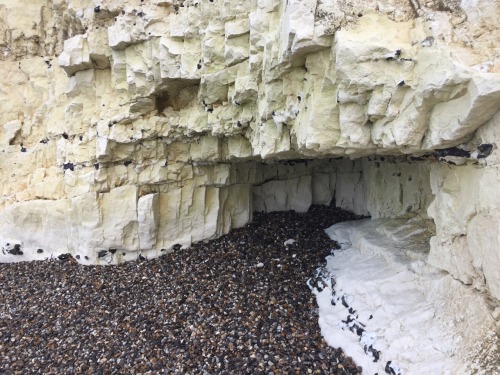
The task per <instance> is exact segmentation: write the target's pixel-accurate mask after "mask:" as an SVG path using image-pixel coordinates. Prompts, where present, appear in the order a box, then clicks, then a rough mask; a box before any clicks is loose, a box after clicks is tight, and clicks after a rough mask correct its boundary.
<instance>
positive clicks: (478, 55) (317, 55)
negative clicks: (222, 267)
mask: <svg viewBox="0 0 500 375" xmlns="http://www.w3.org/2000/svg"><path fill="white" fill-rule="evenodd" d="M499 18H500V6H499V5H498V4H497V3H496V2H492V1H488V0H479V1H474V2H472V1H465V0H464V1H461V2H459V1H458V0H439V1H428V2H425V3H424V2H422V1H415V0H411V1H399V0H385V1H371V0H369V1H354V2H353V1H350V2H347V1H333V0H307V1H299V0H288V1H278V0H252V1H235V0H213V1H212V0H210V1H205V0H184V1H180V0H172V1H162V0H161V1H160V0H152V1H141V0H126V1H122V0H120V1H118V0H93V1H91V0H80V1H76V0H51V1H47V0H36V1H30V2H29V3H25V2H24V3H20V2H11V1H5V0H0V20H1V22H0V72H1V74H2V77H4V80H3V82H2V88H1V90H0V103H1V104H0V108H1V110H0V185H1V186H2V191H1V193H2V194H1V197H0V247H1V248H2V251H1V253H0V260H1V261H14V260H28V259H44V258H46V257H48V256H59V255H60V254H66V253H71V254H72V255H73V256H74V257H76V258H77V259H78V260H79V261H80V262H82V263H86V264H95V263H98V264H109V263H117V262H121V261H124V260H128V259H135V258H136V257H137V256H139V255H141V256H147V257H152V256H158V255H160V254H161V253H162V252H165V251H169V250H170V249H171V248H173V247H174V246H176V245H179V246H189V244H190V243H192V242H193V241H199V240H204V239H209V238H213V237H216V236H220V235H222V234H224V233H227V232H228V231H229V230H231V228H235V227H239V226H242V225H244V224H245V223H247V222H248V221H250V220H251V218H252V212H253V211H254V210H262V211H271V210H286V209H295V210H298V211H304V210H306V209H307V208H308V207H309V205H310V204H313V203H318V204H329V203H330V202H331V201H332V199H333V198H335V202H336V204H338V205H339V206H341V207H344V208H348V209H351V210H354V211H356V212H358V213H363V214H369V215H371V216H372V217H395V216H401V215H404V214H405V213H408V212H417V213H420V214H422V215H423V216H426V215H427V213H428V215H429V216H430V218H432V219H434V222H435V224H436V236H435V237H434V238H433V239H432V240H431V252H430V256H429V259H430V262H431V263H432V264H434V265H436V266H438V267H440V268H442V269H445V270H447V271H449V272H450V273H451V274H452V275H453V276H454V277H456V278H458V279H460V280H462V281H463V282H465V283H467V284H473V285H474V286H476V287H477V288H479V289H484V290H487V291H489V292H490V293H491V295H492V296H494V297H495V298H497V299H500V274H499V270H500V267H499V265H500V259H499V252H498V246H499V242H500V238H499V234H498V233H499V227H500V212H499V211H500V210H499V208H500V204H499V199H500V194H499V193H498V192H497V189H496V188H495V187H496V186H498V182H499V179H500V173H499V170H498V169H499V165H500V163H499V159H498V158H499V156H498V151H497V142H498V139H499V128H500V124H499V123H500V117H499V116H500V115H499V114H498V113H499V109H500V55H499V52H498V51H499V48H500V45H499V42H498V41H499V40H500V30H499V29H498V19H499ZM340 158H343V160H340ZM450 163H454V164H453V165H452V164H450ZM460 164H463V165H460Z"/></svg>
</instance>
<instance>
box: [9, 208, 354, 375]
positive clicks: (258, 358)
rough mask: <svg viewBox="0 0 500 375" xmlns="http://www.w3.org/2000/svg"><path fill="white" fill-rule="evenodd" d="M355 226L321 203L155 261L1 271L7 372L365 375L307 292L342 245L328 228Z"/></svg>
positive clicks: (260, 219)
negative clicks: (326, 330)
mask: <svg viewBox="0 0 500 375" xmlns="http://www.w3.org/2000/svg"><path fill="white" fill-rule="evenodd" d="M356 218H357V217H356V216H354V215H353V214H350V213H348V212H345V211H342V210H339V209H336V208H332V207H323V206H321V207H320V206H312V207H311V209H310V210H309V212H308V213H305V214H299V213H295V212H278V213H270V214H255V216H254V221H253V222H252V223H251V224H248V225H247V226H245V227H243V228H240V229H235V230H233V231H232V232H231V233H230V234H228V235H226V236H223V237H221V238H219V239H216V240H212V241H209V242H205V243H197V244H193V245H192V246H191V247H190V248H189V249H176V250H175V251H173V252H171V253H169V254H166V255H164V256H162V257H160V258H156V259H151V260H141V259H138V260H137V261H134V262H128V263H124V264H121V265H118V266H82V265H80V264H78V263H77V262H76V261H75V260H74V259H73V258H71V257H68V258H67V259H65V260H59V259H57V260H48V261H37V262H29V263H28V262H24V263H10V264H0V285H1V288H0V373H1V374H357V373H361V370H362V369H361V368H360V367H357V366H356V364H355V363H353V361H352V359H351V358H349V357H346V356H345V355H344V353H343V352H342V351H341V350H340V349H334V348H332V347H329V346H328V345H327V344H326V343H325V341H324V339H323V338H322V336H321V332H320V329H319V326H318V309H317V305H316V301H315V297H314V295H313V294H312V293H311V291H310V290H309V288H308V287H307V284H306V282H307V280H308V279H309V278H310V277H311V276H312V275H313V273H314V270H315V269H316V268H317V267H318V266H320V265H321V264H323V263H324V259H325V256H327V255H328V254H330V253H331V251H332V249H333V248H334V247H335V243H334V242H333V241H332V240H330V239H329V238H328V236H327V235H326V234H325V233H324V229H325V228H327V227H329V226H331V225H333V224H335V223H337V222H341V221H346V220H353V219H356ZM285 243H286V244H285Z"/></svg>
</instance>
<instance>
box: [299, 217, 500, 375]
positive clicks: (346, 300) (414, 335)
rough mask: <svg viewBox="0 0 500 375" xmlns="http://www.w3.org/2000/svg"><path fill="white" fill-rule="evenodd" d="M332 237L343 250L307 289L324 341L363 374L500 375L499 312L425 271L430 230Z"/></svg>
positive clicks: (361, 230) (393, 228)
mask: <svg viewBox="0 0 500 375" xmlns="http://www.w3.org/2000/svg"><path fill="white" fill-rule="evenodd" d="M326 232H327V234H328V235H329V236H330V238H332V239H333V240H336V241H337V242H339V243H340V244H341V246H342V250H339V251H335V254H334V255H332V256H329V257H327V259H326V260H327V264H326V266H325V267H322V268H320V269H318V270H317V272H316V274H315V276H314V277H313V278H311V279H310V280H309V281H308V285H309V287H310V288H311V289H312V290H313V292H314V293H315V294H316V297H317V302H318V305H319V325H320V327H321V331H322V334H323V336H324V338H325V340H326V341H327V343H328V344H329V345H331V346H333V347H341V348H342V349H343V350H344V351H345V353H346V354H347V355H348V356H352V357H353V359H354V360H355V362H356V363H357V364H358V365H360V366H362V367H363V374H370V375H371V374H376V373H378V374H379V375H382V374H385V373H389V374H405V375H408V374H454V375H456V374H469V373H472V372H474V371H476V370H477V371H478V373H484V374H493V373H495V371H498V369H497V367H496V366H498V361H499V345H498V337H497V336H496V335H495V319H494V316H495V317H497V318H498V312H499V309H497V310H496V311H494V310H493V309H492V308H491V307H490V306H488V305H487V302H486V301H485V298H484V296H483V295H482V294H480V293H479V292H478V291H476V290H474V289H473V288H471V287H468V286H466V285H464V284H462V283H460V282H459V281H456V280H454V279H453V278H452V277H451V276H449V274H447V273H444V272H441V271H439V270H437V269H436V268H434V267H432V266H429V265H427V264H426V258H427V254H428V247H429V245H428V244H429V238H430V236H431V235H432V229H431V226H430V225H429V222H427V221H426V220H423V219H421V218H418V217H413V218H410V219H408V218H406V219H378V220H362V221H355V222H345V223H340V224H336V225H334V226H332V227H330V228H328V229H327V230H326ZM376 359H377V360H376ZM375 360H376V361H375Z"/></svg>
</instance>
